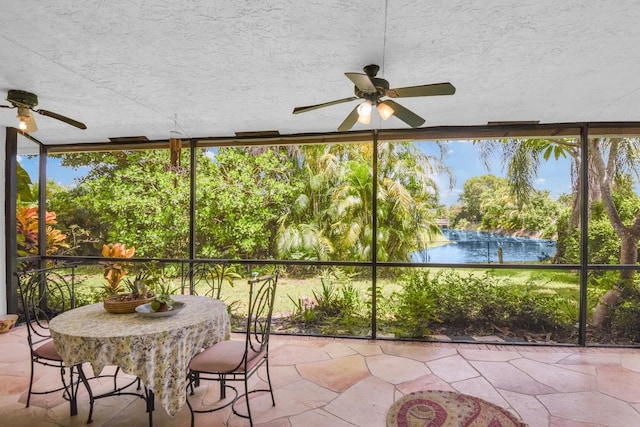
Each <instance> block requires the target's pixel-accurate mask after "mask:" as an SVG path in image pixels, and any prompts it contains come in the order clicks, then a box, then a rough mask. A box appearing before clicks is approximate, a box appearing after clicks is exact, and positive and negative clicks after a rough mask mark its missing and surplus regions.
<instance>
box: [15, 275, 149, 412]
mask: <svg viewBox="0 0 640 427" xmlns="http://www.w3.org/2000/svg"><path fill="white" fill-rule="evenodd" d="M65 272H66V273H67V274H65ZM74 277H75V266H73V265H72V266H57V267H50V268H44V269H39V270H28V271H23V272H19V273H18V280H19V282H20V286H19V291H20V297H21V301H22V312H23V315H24V320H25V323H26V325H27V340H28V342H29V347H30V349H31V376H30V378H29V392H28V395H27V408H28V407H29V404H30V403H31V395H32V394H48V393H55V392H58V391H63V397H64V399H66V400H69V405H70V413H71V415H72V416H73V415H77V414H78V406H77V401H76V396H77V394H78V387H79V386H80V383H83V384H84V386H85V387H86V389H87V392H88V393H89V397H90V400H89V401H90V408H89V417H88V419H87V423H91V421H92V419H91V416H92V414H93V404H94V402H95V400H96V399H97V398H99V397H101V396H94V394H93V392H92V390H91V387H90V384H89V380H91V379H94V378H105V377H112V378H113V389H114V391H119V390H122V389H124V388H126V387H129V386H130V385H132V384H133V383H134V382H136V381H137V382H138V387H140V380H139V379H134V380H132V381H131V382H129V383H128V384H127V385H126V386H123V387H120V388H118V386H117V376H118V373H119V372H120V368H119V367H118V368H116V370H115V373H113V374H107V375H102V374H100V375H94V376H92V377H87V376H85V375H84V372H83V371H82V369H81V366H70V367H69V366H66V365H65V364H64V362H63V360H62V357H61V356H60V354H59V353H58V351H57V350H56V349H55V347H54V345H53V339H52V337H51V334H50V332H49V321H50V320H51V319H53V318H54V317H55V316H57V315H59V314H61V313H63V312H65V311H68V310H71V309H73V308H75V280H74ZM67 278H69V280H68V279H67ZM36 363H38V364H40V365H44V366H51V367H55V368H58V369H59V370H60V377H61V380H62V386H61V387H58V388H55V389H50V390H43V391H34V390H33V376H34V369H35V364H36ZM67 369H68V370H69V379H68V382H67V377H66V373H67Z"/></svg>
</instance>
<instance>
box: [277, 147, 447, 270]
mask: <svg viewBox="0 0 640 427" xmlns="http://www.w3.org/2000/svg"><path fill="white" fill-rule="evenodd" d="M378 151H379V162H378V164H379V167H378V194H377V198H378V212H377V220H378V236H377V238H378V250H379V252H378V259H379V260H388V259H393V260H408V259H409V258H410V254H411V252H413V251H416V250H419V249H422V248H424V247H426V243H425V242H426V241H428V240H429V237H430V236H431V235H432V234H433V233H438V232H439V229H438V228H437V226H436V225H435V220H434V219H435V207H436V206H437V196H436V195H437V189H436V186H435V182H434V181H433V180H432V179H431V178H430V176H432V175H433V174H434V173H435V172H436V170H437V168H441V165H438V164H436V162H434V161H433V159H430V158H428V157H427V156H425V155H424V154H423V153H421V152H419V151H418V150H417V149H416V148H415V147H414V146H413V145H412V144H411V143H406V142H405V143H381V144H380V145H379V150H378ZM299 156H300V162H299V166H298V167H299V169H298V171H297V173H299V174H303V175H306V178H305V179H306V180H305V179H303V181H305V182H306V183H307V184H306V188H305V190H304V192H303V193H301V194H300V195H299V196H298V198H297V199H296V201H295V203H293V205H292V206H291V207H290V208H289V211H288V212H286V213H285V215H284V216H283V217H282V218H281V219H280V221H279V228H278V232H277V235H276V241H277V245H276V246H277V247H278V249H279V253H280V254H281V255H282V254H286V255H288V256H292V255H294V254H295V257H296V258H309V259H338V260H370V259H371V258H372V253H371V250H372V239H373V236H372V231H373V223H372V221H373V215H372V211H371V207H372V206H373V168H372V166H371V165H372V160H373V150H372V146H371V144H341V145H326V146H320V145H315V146H305V147H303V149H302V150H301V153H300V154H299ZM323 257H326V258H323Z"/></svg>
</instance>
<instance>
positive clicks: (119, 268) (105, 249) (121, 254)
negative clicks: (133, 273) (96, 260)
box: [102, 243, 136, 295]
mask: <svg viewBox="0 0 640 427" xmlns="http://www.w3.org/2000/svg"><path fill="white" fill-rule="evenodd" d="M135 251H136V248H135V247H133V246H132V247H130V248H128V249H127V247H126V245H125V244H124V243H113V244H109V245H102V256H103V257H105V258H131V257H132V256H133V254H134V253H135ZM104 264H105V267H104V274H103V276H104V278H105V279H106V280H107V284H106V285H105V286H104V290H105V293H106V294H107V295H117V294H119V293H121V292H122V291H123V290H124V286H123V285H122V278H123V277H124V276H125V275H126V274H127V273H128V270H127V265H126V264H125V263H123V262H118V261H107V262H105V263H104Z"/></svg>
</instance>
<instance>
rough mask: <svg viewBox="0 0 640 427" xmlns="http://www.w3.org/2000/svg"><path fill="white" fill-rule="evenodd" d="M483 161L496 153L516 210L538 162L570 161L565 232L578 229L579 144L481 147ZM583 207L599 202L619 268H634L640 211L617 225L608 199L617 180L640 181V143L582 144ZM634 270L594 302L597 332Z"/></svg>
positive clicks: (632, 140)
mask: <svg viewBox="0 0 640 427" xmlns="http://www.w3.org/2000/svg"><path fill="white" fill-rule="evenodd" d="M482 147H483V148H484V150H482V152H483V154H484V155H485V156H487V155H489V154H491V153H500V154H501V158H502V160H503V165H505V167H506V168H507V178H508V180H509V182H510V187H511V191H512V194H514V196H515V197H516V200H517V201H518V203H519V204H521V203H524V202H525V201H527V200H528V197H529V195H530V194H531V190H532V189H533V179H534V178H535V177H536V176H537V173H538V168H539V165H540V162H541V161H542V160H545V161H546V160H549V159H550V158H551V156H552V155H553V156H554V157H555V158H556V159H558V158H559V157H560V156H570V157H571V159H572V166H571V167H572V178H573V179H572V187H573V210H572V220H571V223H570V226H571V227H575V228H577V227H578V225H579V222H578V220H579V218H580V216H579V212H580V209H579V208H580V205H581V200H580V197H581V194H580V191H579V189H580V187H581V182H580V177H581V174H580V173H579V171H580V160H581V157H580V142H579V141H578V140H576V139H567V138H563V139H544V140H543V139H531V140H505V141H483V145H482ZM587 167H588V176H589V182H588V189H589V192H588V195H589V200H588V202H589V203H590V204H591V203H593V202H602V204H603V206H604V209H605V211H606V213H607V216H608V218H609V220H610V221H611V225H612V226H613V228H614V230H615V232H616V234H617V236H618V237H619V238H620V240H621V242H622V247H621V250H620V263H621V264H632V265H633V264H636V263H637V257H638V255H637V254H638V241H639V240H640V210H637V212H635V217H634V218H633V219H632V221H630V222H629V223H625V221H623V219H622V217H621V215H620V212H619V211H618V207H617V206H616V203H615V201H614V198H613V193H614V189H615V187H616V184H617V183H618V180H619V179H620V178H621V177H622V176H633V177H635V179H636V181H638V180H639V178H640V139H638V138H593V139H590V140H589V141H588V164H587ZM633 276H634V270H623V271H622V272H621V274H620V276H619V279H618V281H617V283H616V285H615V286H614V287H613V288H612V289H611V290H609V291H608V292H607V293H606V294H605V295H604V296H603V297H602V298H601V299H600V301H599V303H598V305H597V307H596V310H595V312H594V316H593V322H592V323H593V325H594V326H600V325H602V324H603V323H604V322H606V321H607V320H608V319H609V316H610V314H611V307H612V306H614V305H616V304H619V303H620V302H622V297H621V295H622V293H623V290H624V289H625V288H628V287H630V286H631V285H632V282H633Z"/></svg>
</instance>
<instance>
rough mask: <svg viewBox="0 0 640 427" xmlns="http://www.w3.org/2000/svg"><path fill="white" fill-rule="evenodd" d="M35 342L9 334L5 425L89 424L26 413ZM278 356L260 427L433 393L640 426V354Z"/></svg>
mask: <svg viewBox="0 0 640 427" xmlns="http://www.w3.org/2000/svg"><path fill="white" fill-rule="evenodd" d="M25 337H26V330H25V328H24V326H18V327H16V328H14V329H12V330H11V331H9V332H8V333H5V334H1V335H0V425H2V426H38V427H40V426H44V427H47V426H82V425H85V422H86V417H87V415H88V399H87V396H86V392H81V396H80V401H79V414H78V416H75V417H70V416H69V406H68V403H67V402H66V401H64V400H63V399H62V398H61V395H60V394H57V393H56V394H53V395H48V396H46V397H43V396H35V397H32V403H31V407H29V408H25V402H26V395H27V393H26V390H27V386H28V380H29V362H28V355H29V353H28V348H27V343H26V338H25ZM271 350H272V353H271V356H270V360H271V376H272V381H273V385H274V388H275V398H276V406H275V407H272V406H271V403H270V399H269V397H268V395H255V396H254V397H253V399H252V409H253V412H254V420H255V425H256V427H297V426H300V427H314V426H317V427H334V426H335V427H348V426H361V427H375V426H382V427H384V425H385V415H386V412H387V409H388V408H389V406H390V405H391V404H392V402H393V401H394V400H395V399H398V398H399V397H401V396H402V395H404V394H406V393H409V392H412V391H416V390H422V389H440V390H455V391H459V392H462V393H466V394H471V395H475V396H479V397H481V398H483V399H486V400H488V401H490V402H493V403H495V404H498V405H500V406H502V407H505V408H507V409H509V410H510V411H512V412H513V413H514V414H516V415H518V416H519V417H520V418H522V419H523V420H524V421H525V422H526V423H528V424H529V425H530V426H531V427H542V426H559V427H560V426H562V427H569V426H571V427H574V426H624V427H634V426H640V350H636V349H605V348H589V349H584V348H574V347H525V346H508V345H488V344H451V343H397V342H389V341H377V342H370V341H360V340H353V339H329V338H304V337H287V336H273V337H272V347H271ZM55 371H56V370H55V369H52V368H41V369H38V370H37V377H38V382H37V383H36V387H37V386H38V385H40V386H43V385H46V384H47V383H52V382H53V383H56V382H57V381H59V379H58V378H59V377H58V376H57V372H55ZM103 385H105V384H103ZM98 387H101V385H98ZM217 390H218V388H217V386H216V384H215V383H208V384H207V383H203V386H201V387H199V388H198V389H197V393H196V395H195V396H190V397H189V399H191V401H192V402H194V403H195V404H196V405H200V404H203V405H208V404H212V402H214V401H216V400H217ZM153 415H154V416H153V421H154V425H155V426H158V427H161V426H171V427H174V426H176V427H177V426H189V425H190V424H189V423H190V417H189V410H188V408H187V406H186V405H185V406H184V407H183V408H182V410H181V411H180V412H179V413H178V415H176V416H175V417H170V416H168V415H167V414H166V413H165V411H164V410H163V409H162V408H161V407H157V408H156V411H155V412H154V414H153ZM146 425H148V418H147V415H146V413H145V412H144V402H143V401H142V400H141V399H138V398H135V397H131V396H118V397H111V398H108V399H102V400H99V401H98V402H97V403H96V405H95V410H94V416H93V424H92V426H95V427H115V426H141V427H142V426H146ZM224 425H227V426H233V427H235V426H245V425H248V423H246V422H245V421H244V420H242V419H240V418H238V417H237V416H234V415H232V414H230V411H221V412H218V413H214V414H205V415H197V416H196V426H224Z"/></svg>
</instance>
